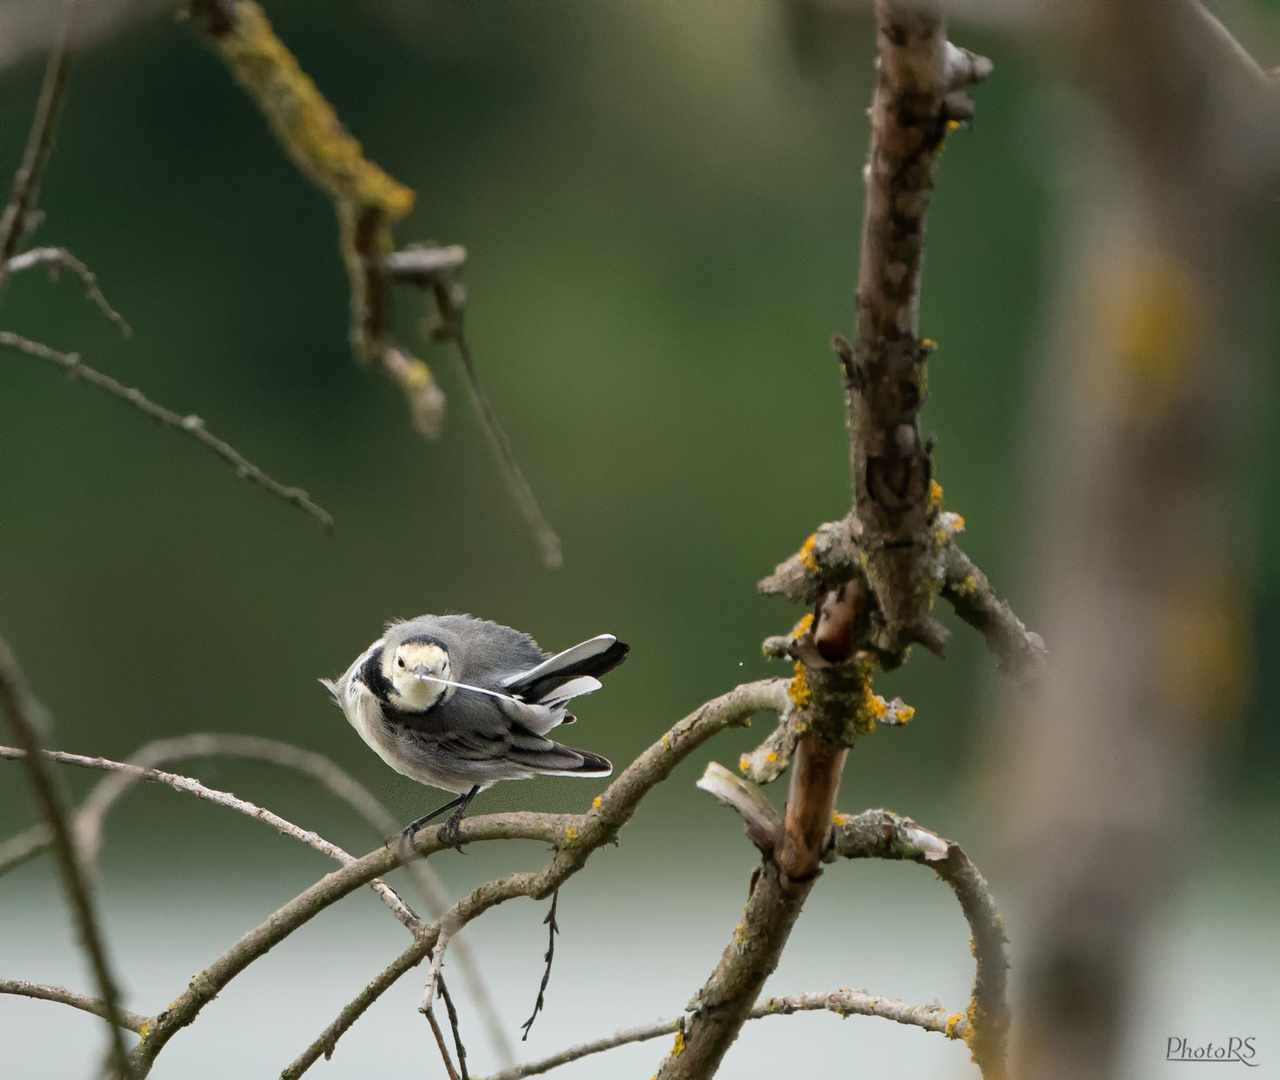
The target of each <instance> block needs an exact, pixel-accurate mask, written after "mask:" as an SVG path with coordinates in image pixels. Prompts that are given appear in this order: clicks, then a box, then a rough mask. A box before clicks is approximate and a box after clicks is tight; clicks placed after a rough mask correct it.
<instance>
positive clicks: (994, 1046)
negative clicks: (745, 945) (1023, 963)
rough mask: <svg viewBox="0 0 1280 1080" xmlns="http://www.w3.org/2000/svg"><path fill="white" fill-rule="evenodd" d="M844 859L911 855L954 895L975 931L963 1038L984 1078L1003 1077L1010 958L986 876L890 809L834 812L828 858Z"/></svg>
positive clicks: (957, 850) (953, 849)
mask: <svg viewBox="0 0 1280 1080" xmlns="http://www.w3.org/2000/svg"><path fill="white" fill-rule="evenodd" d="M836 858H845V859H909V860H911V861H913V862H918V863H920V864H921V865H922V866H928V867H929V868H930V869H931V870H933V871H935V872H936V873H937V875H938V876H939V877H940V878H942V880H943V881H945V882H946V883H947V884H948V885H950V886H951V889H952V891H953V892H954V893H955V894H956V899H957V900H958V901H959V902H960V908H961V910H962V911H963V912H964V917H965V919H966V920H967V921H968V923H969V929H970V930H971V931H972V933H973V942H972V944H973V955H974V959H975V961H976V965H977V968H976V972H975V974H974V980H973V999H972V1001H971V1002H970V1005H969V1010H968V1012H967V1014H966V1015H967V1017H968V1020H969V1027H968V1029H967V1031H966V1034H965V1035H964V1036H963V1037H964V1039H965V1041H966V1042H967V1043H968V1044H969V1048H970V1049H971V1050H972V1051H973V1060H974V1061H975V1062H976V1063H977V1064H978V1066H979V1067H980V1068H981V1069H982V1075H983V1076H984V1077H987V1078H998V1077H1002V1076H1003V1075H1004V1068H1005V1050H1006V1044H1007V1041H1008V1033H1009V1006H1008V1003H1007V1001H1006V991H1007V986H1006V983H1007V973H1008V967H1009V962H1008V959H1007V958H1006V956H1005V944H1006V942H1007V940H1008V939H1007V938H1006V937H1005V930H1004V919H1002V918H1001V917H1000V913H999V911H997V910H996V903H995V900H994V899H993V898H992V896H991V890H990V889H989V888H988V886H987V882H986V879H985V878H984V877H983V876H982V874H981V873H979V872H978V868H977V867H975V866H974V865H973V863H971V862H970V861H969V858H968V856H967V855H965V853H964V852H963V851H961V850H960V845H959V844H954V843H952V842H951V841H950V840H944V839H942V838H941V837H939V836H938V835H937V834H936V833H933V832H930V831H929V830H928V829H923V828H921V827H920V826H919V825H917V824H916V823H915V822H914V821H912V820H911V819H910V818H904V817H899V816H898V815H897V814H893V813H890V812H889V811H888V810H867V811H865V812H864V813H861V814H859V815H858V816H857V817H851V816H850V815H848V814H840V815H837V818H836V825H835V832H834V840H833V842H832V847H831V850H830V852H829V854H828V856H827V860H828V861H834V860H835V859H836Z"/></svg>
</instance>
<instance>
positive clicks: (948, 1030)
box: [943, 1013, 965, 1039]
mask: <svg viewBox="0 0 1280 1080" xmlns="http://www.w3.org/2000/svg"><path fill="white" fill-rule="evenodd" d="M964 1018H965V1016H964V1013H956V1014H955V1015H954V1016H949V1017H947V1026H946V1027H945V1028H943V1033H944V1034H945V1035H946V1036H947V1038H948V1039H958V1038H960V1036H959V1035H957V1034H956V1027H957V1026H958V1025H959V1024H960V1022H961V1021H962V1020H964Z"/></svg>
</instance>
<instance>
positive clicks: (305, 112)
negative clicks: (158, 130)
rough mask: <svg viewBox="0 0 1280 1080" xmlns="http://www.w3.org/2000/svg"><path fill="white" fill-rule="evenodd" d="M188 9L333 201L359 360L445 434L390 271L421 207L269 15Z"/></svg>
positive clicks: (245, 3)
mask: <svg viewBox="0 0 1280 1080" xmlns="http://www.w3.org/2000/svg"><path fill="white" fill-rule="evenodd" d="M189 10H190V12H191V16H192V19H193V21H194V22H195V24H196V25H197V26H198V27H199V28H200V30H201V31H202V32H203V33H204V36H205V38H206V40H208V41H209V42H210V44H211V45H212V46H213V47H214V49H216V50H217V52H218V54H219V55H220V56H221V57H222V58H223V60H225V61H226V63H227V66H228V67H229V68H230V69H231V73H232V75H233V76H234V77H235V79H236V81H237V82H239V83H240V85H241V86H243V87H244V88H245V90H247V91H248V92H249V95H250V96H251V97H252V98H253V100H254V102H255V103H256V104H257V105H258V108H260V109H261V110H262V113H263V115H264V116H266V118H267V122H268V123H269V124H270V125H271V130H272V131H273V132H274V133H275V136H276V138H277V139H278V140H279V142H280V145H281V146H282V147H283V148H284V150H285V152H286V153H287V154H288V155H289V157H290V158H291V159H292V160H293V163H294V164H295V165H297V166H298V168H299V170H300V171H301V172H302V173H303V174H304V175H305V176H307V177H308V178H309V179H311V180H312V181H313V182H314V183H316V184H317V185H318V186H319V187H320V188H322V189H323V190H324V191H325V192H326V193H327V194H328V195H329V196H330V198H332V199H333V201H334V208H335V211H336V213H337V218H338V230H339V236H340V242H341V248H342V255H343V260H344V261H345V263H346V267H347V274H348V277H349V278H350V282H351V347H352V349H353V350H354V352H355V354H356V358H357V359H358V360H359V361H360V362H361V363H367V364H376V365H378V366H379V367H381V368H382V370H383V371H385V372H386V373H387V375H389V376H390V377H391V378H392V379H393V380H394V381H395V382H396V383H397V384H398V385H399V386H400V388H401V389H402V390H403V391H404V393H405V396H406V398H407V399H408V402H409V408H410V411H411V413H412V416H413V424H414V427H415V428H416V429H417V430H418V431H419V432H420V433H421V434H423V435H426V436H431V437H434V436H436V435H438V434H439V432H440V425H441V423H442V422H443V420H444V393H443V391H441V389H440V387H439V384H438V383H437V382H436V380H435V376H434V375H433V374H432V373H431V369H430V368H429V367H427V365H426V364H425V363H423V362H422V361H421V360H419V359H418V358H416V357H414V356H412V355H410V354H409V353H408V352H407V351H405V350H404V349H403V348H401V347H400V345H399V344H397V342H396V340H395V337H394V335H393V333H392V328H391V315H392V306H393V305H392V296H391V292H392V283H391V279H390V277H389V276H388V274H387V272H386V270H385V268H384V266H383V259H384V258H385V257H386V256H388V255H390V254H391V253H392V252H393V251H394V250H395V244H394V242H393V240H392V237H391V227H392V225H393V224H394V223H395V222H397V221H399V220H400V219H401V218H402V217H404V216H405V215H406V214H407V213H409V211H410V210H412V209H413V203H414V193H413V191H412V190H411V189H409V188H407V187H405V186H404V185H403V184H401V183H400V182H399V181H397V180H394V179H393V178H392V177H390V176H388V175H387V174H386V173H385V172H383V170H382V169H380V168H379V167H378V166H377V165H375V164H374V163H373V162H371V161H369V160H368V159H366V158H365V156H364V152H363V150H362V149H361V147H360V143H359V142H357V141H356V139H355V138H353V137H352V136H351V135H350V134H348V132H347V130H346V129H345V128H344V127H343V126H342V122H341V121H340V120H339V119H338V114H337V113H336V112H335V111H334V109H333V106H332V105H330V104H329V102H328V101H327V100H325V97H324V95H323V94H321V93H320V90H319V89H318V88H317V87H316V84H315V83H314V82H313V81H312V80H311V79H310V78H309V77H308V75H307V74H306V72H304V71H303V70H302V68H301V67H300V66H299V65H298V61H297V59H296V58H295V57H294V55H293V54H292V53H291V52H290V51H289V50H288V48H287V47H286V46H285V44H284V42H283V41H281V40H280V38H279V37H278V36H277V35H276V33H275V31H274V30H273V29H272V28H271V23H270V22H269V21H268V19H267V17H266V15H265V14H264V12H263V10H262V8H261V7H259V6H258V5H257V4H255V3H252V2H251V0H191V2H190V4H189Z"/></svg>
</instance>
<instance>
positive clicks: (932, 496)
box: [929, 480, 942, 508]
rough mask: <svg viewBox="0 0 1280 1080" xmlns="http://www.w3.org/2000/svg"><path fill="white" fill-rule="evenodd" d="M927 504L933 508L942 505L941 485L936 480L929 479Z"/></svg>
mask: <svg viewBox="0 0 1280 1080" xmlns="http://www.w3.org/2000/svg"><path fill="white" fill-rule="evenodd" d="M929 505H930V506H932V507H934V508H937V507H939V506H941V505H942V485H941V484H939V483H938V481H936V480H930V481H929Z"/></svg>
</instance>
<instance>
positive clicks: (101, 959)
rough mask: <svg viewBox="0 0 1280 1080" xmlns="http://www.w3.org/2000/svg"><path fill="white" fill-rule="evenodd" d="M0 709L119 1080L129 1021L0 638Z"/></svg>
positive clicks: (18, 675)
mask: <svg viewBox="0 0 1280 1080" xmlns="http://www.w3.org/2000/svg"><path fill="white" fill-rule="evenodd" d="M0 712H3V713H4V715H5V718H6V720H7V721H8V724H9V729H10V730H11V731H12V732H13V734H14V738H15V739H16V740H17V741H18V742H19V743H21V744H22V751H21V752H20V756H21V757H22V759H23V764H24V766H25V767H26V770H27V778H28V780H30V782H31V787H32V789H33V791H34V792H35V796H36V803H37V805H38V806H39V807H40V814H41V816H42V817H43V818H44V819H45V822H46V823H47V824H48V826H49V828H50V830H51V831H52V832H53V843H54V851H55V852H56V853H57V857H58V869H59V871H60V873H61V876H62V884H63V888H64V889H65V890H66V893H67V900H68V902H69V903H70V905H71V910H72V912H73V914H74V917H75V921H76V926H77V929H78V930H79V932H80V944H81V946H82V947H83V948H84V951H85V955H86V956H87V957H88V960H89V966H90V968H91V969H92V971H93V978H94V981H95V982H96V983H97V984H98V995H99V997H100V998H101V1000H102V1008H103V1012H104V1014H105V1018H106V1021H107V1026H108V1028H109V1029H110V1038H111V1056H112V1059H113V1062H114V1068H115V1069H116V1071H117V1073H118V1075H119V1077H120V1078H121V1080H127V1078H129V1077H132V1076H133V1074H134V1070H133V1068H132V1066H131V1064H130V1062H129V1059H128V1055H127V1052H126V1050H125V1045H124V1039H123V1037H122V1036H121V1034H120V1029H121V1027H127V1026H128V1025H127V1024H125V1022H124V1019H123V1017H122V1016H121V1013H120V996H119V992H118V991H117V990H116V983H115V979H114V978H112V975H111V967H110V965H109V963H108V962H107V950H106V945H105V944H104V943H103V939H102V933H101V931H100V930H99V928H98V916H97V912H96V911H95V908H94V902H93V896H92V894H91V893H90V891H89V886H88V885H87V884H86V882H85V879H84V875H83V874H82V873H81V870H80V860H79V858H78V857H77V855H76V849H75V841H74V840H73V839H72V836H71V828H70V826H69V825H68V823H67V818H66V814H65V813H64V812H63V809H62V801H61V800H60V799H59V797H58V794H57V791H56V789H55V787H54V780H53V776H52V774H51V772H50V771H49V769H48V768H47V767H46V765H45V761H44V758H43V757H42V754H41V747H40V736H39V734H38V729H39V723H38V721H37V719H36V717H37V716H38V715H39V712H40V707H39V705H38V704H37V703H36V701H35V699H34V698H33V697H32V696H31V692H30V691H29V690H28V689H27V684H26V680H25V679H24V678H23V676H22V671H21V670H20V669H19V667H18V663H17V661H16V660H15V659H14V657H13V654H12V653H11V652H10V651H9V646H8V644H7V643H6V642H4V641H3V640H0Z"/></svg>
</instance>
